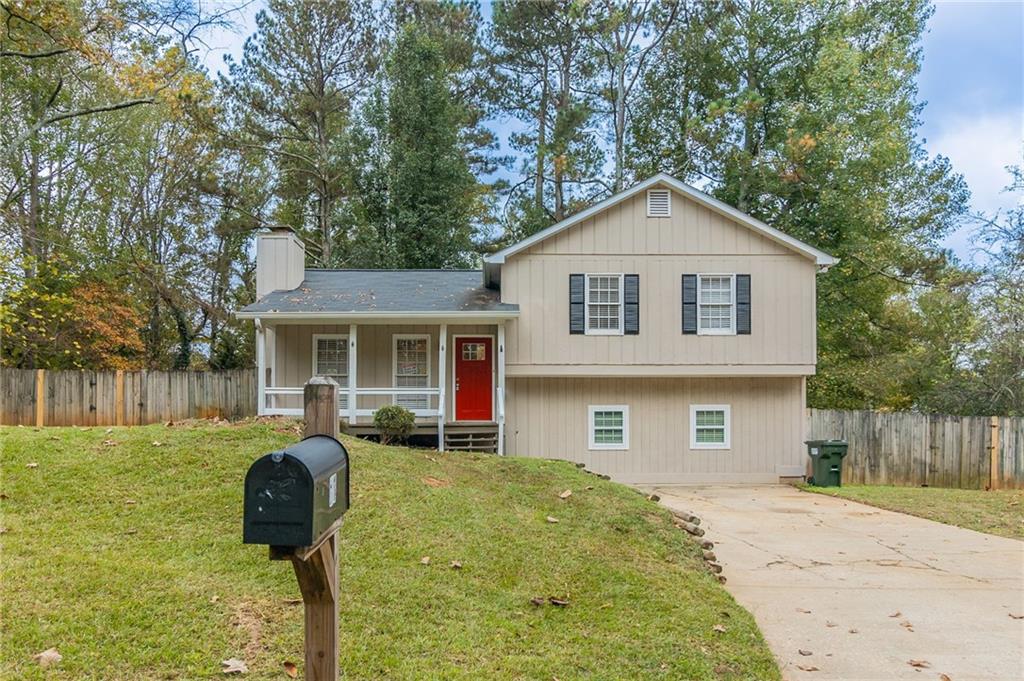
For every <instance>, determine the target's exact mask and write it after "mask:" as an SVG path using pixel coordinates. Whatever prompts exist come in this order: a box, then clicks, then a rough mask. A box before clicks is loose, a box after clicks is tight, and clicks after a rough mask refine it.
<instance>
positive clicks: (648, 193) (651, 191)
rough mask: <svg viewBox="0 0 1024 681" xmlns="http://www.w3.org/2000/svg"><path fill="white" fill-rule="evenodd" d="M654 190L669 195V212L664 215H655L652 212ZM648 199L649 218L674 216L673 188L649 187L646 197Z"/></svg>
mask: <svg viewBox="0 0 1024 681" xmlns="http://www.w3.org/2000/svg"><path fill="white" fill-rule="evenodd" d="M653 192H665V193H666V194H667V195H668V212H667V213H665V214H664V215H654V214H653V213H651V193H653ZM644 198H645V199H646V200H647V217H649V218H670V217H672V190H671V189H663V188H660V187H659V188H656V189H648V190H647V194H646V195H645V197H644Z"/></svg>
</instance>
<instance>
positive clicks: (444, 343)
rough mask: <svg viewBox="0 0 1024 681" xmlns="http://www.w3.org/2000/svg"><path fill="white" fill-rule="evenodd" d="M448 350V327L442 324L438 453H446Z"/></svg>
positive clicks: (438, 349) (439, 335)
mask: <svg viewBox="0 0 1024 681" xmlns="http://www.w3.org/2000/svg"><path fill="white" fill-rule="evenodd" d="M447 348H448V325H447V324H442V325H441V330H440V331H439V332H438V334H437V376H438V378H437V387H438V391H439V392H438V396H437V412H438V413H437V451H439V452H443V451H444V422H445V419H446V418H447V413H446V412H447V407H446V406H445V399H444V397H445V395H444V393H445V386H446V385H447V383H448V373H447V372H446V371H445V366H446V362H445V359H446V357H447V354H448V352H447Z"/></svg>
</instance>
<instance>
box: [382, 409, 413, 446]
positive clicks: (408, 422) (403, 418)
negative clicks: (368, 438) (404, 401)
mask: <svg viewBox="0 0 1024 681" xmlns="http://www.w3.org/2000/svg"><path fill="white" fill-rule="evenodd" d="M373 426H374V427H375V428H376V429H377V430H378V431H379V432H380V441H381V443H382V444H385V445H387V444H393V443H400V442H405V440H406V439H407V438H408V437H409V436H410V435H412V431H413V429H414V428H415V427H416V415H415V414H413V413H412V412H411V411H409V410H408V409H406V408H405V407H400V406H398V405H397V404H389V405H387V406H386V407H381V408H380V409H378V410H377V412H376V413H375V414H374V415H373Z"/></svg>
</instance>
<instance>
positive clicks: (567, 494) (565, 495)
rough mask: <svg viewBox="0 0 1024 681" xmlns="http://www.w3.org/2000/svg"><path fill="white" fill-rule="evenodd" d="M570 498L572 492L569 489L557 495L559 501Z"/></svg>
mask: <svg viewBox="0 0 1024 681" xmlns="http://www.w3.org/2000/svg"><path fill="white" fill-rule="evenodd" d="M571 496H572V490H571V489H567V490H565V491H564V492H562V493H561V494H559V495H558V498H559V499H568V498H569V497H571Z"/></svg>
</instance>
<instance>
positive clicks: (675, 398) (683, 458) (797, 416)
mask: <svg viewBox="0 0 1024 681" xmlns="http://www.w3.org/2000/svg"><path fill="white" fill-rule="evenodd" d="M804 380H805V379H803V378H802V377H779V378H566V377H557V378H513V377H509V378H508V383H507V394H508V409H507V416H506V428H505V438H506V439H505V442H506V452H507V453H508V454H512V455H517V456H532V457H541V458H557V459H566V460H569V461H574V462H577V463H582V464H585V465H586V467H587V469H589V470H592V471H594V472H597V473H602V474H605V475H610V476H611V477H612V478H614V479H615V480H618V481H621V482H628V483H651V484H671V483H719V482H725V483H727V482H737V483H740V482H743V483H772V482H778V479H779V477H780V476H785V475H799V474H802V472H803V467H804V460H805V459H806V458H807V455H806V453H805V446H804V444H803V441H804V439H805V438H804V430H805V419H804ZM608 404H616V405H617V404H623V405H628V406H629V433H630V435H629V440H630V442H629V449H628V450H625V451H615V450H590V449H589V441H588V428H589V421H588V407H589V406H590V405H608ZM694 404H728V405H730V407H731V448H730V449H727V450H723V449H696V450H691V449H690V406H691V405H694Z"/></svg>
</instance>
